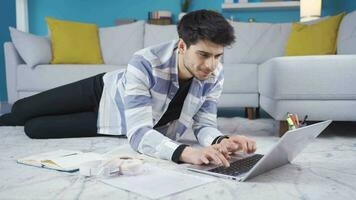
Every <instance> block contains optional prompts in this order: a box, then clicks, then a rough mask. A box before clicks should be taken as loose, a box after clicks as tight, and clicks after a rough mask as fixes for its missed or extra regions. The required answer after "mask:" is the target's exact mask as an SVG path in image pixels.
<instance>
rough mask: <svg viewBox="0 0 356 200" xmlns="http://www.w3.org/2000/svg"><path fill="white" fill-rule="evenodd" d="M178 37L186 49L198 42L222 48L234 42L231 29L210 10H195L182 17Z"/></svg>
mask: <svg viewBox="0 0 356 200" xmlns="http://www.w3.org/2000/svg"><path fill="white" fill-rule="evenodd" d="M178 35H179V38H181V39H183V41H184V42H185V43H186V45H187V47H188V48H189V47H190V45H192V44H193V45H194V44H196V43H197V42H198V41H199V40H208V41H210V42H213V43H215V44H218V45H222V46H228V45H231V44H232V43H234V42H235V35H234V29H233V27H232V26H231V25H230V24H229V22H228V21H227V20H226V19H225V18H224V17H223V16H222V15H221V14H220V13H217V12H215V11H211V10H197V11H193V12H190V13H188V14H186V15H184V16H183V18H182V19H181V20H180V22H179V24H178Z"/></svg>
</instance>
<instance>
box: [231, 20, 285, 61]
mask: <svg viewBox="0 0 356 200" xmlns="http://www.w3.org/2000/svg"><path fill="white" fill-rule="evenodd" d="M232 26H233V27H234V30H235V37H236V42H235V43H234V44H233V45H232V46H231V47H227V48H225V55H224V63H225V64H226V63H228V64H231V63H253V64H260V63H263V62H264V61H266V60H268V59H270V58H273V57H278V56H283V55H284V50H285V45H286V43H287V39H288V36H289V33H290V27H291V24H290V23H283V24H269V23H242V22H233V23H232Z"/></svg>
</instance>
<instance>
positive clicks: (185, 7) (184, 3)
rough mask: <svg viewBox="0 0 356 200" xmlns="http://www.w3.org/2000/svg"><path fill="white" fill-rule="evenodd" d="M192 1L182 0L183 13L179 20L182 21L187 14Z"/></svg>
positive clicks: (180, 14)
mask: <svg viewBox="0 0 356 200" xmlns="http://www.w3.org/2000/svg"><path fill="white" fill-rule="evenodd" d="M191 3H192V0H182V3H181V12H180V13H179V15H178V20H180V19H182V17H183V16H184V15H185V14H187V12H188V9H189V6H190V4H191Z"/></svg>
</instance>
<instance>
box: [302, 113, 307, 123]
mask: <svg viewBox="0 0 356 200" xmlns="http://www.w3.org/2000/svg"><path fill="white" fill-rule="evenodd" d="M307 118H308V115H305V117H304V119H303V121H302V123H301V124H304V123H305V121H306V120H307Z"/></svg>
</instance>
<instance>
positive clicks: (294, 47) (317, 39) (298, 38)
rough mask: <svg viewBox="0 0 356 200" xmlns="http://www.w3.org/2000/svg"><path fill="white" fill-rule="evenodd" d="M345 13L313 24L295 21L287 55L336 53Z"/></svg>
mask: <svg viewBox="0 0 356 200" xmlns="http://www.w3.org/2000/svg"><path fill="white" fill-rule="evenodd" d="M344 15H345V13H341V14H339V15H336V16H332V17H329V18H327V19H325V20H323V21H321V22H318V23H316V24H312V25H306V24H300V23H293V24H292V31H291V33H290V35H289V39H288V42H287V47H286V52H285V55H286V56H302V55H323V54H335V53H336V39H337V33H338V30H339V24H340V22H341V19H342V18H343V16H344Z"/></svg>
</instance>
